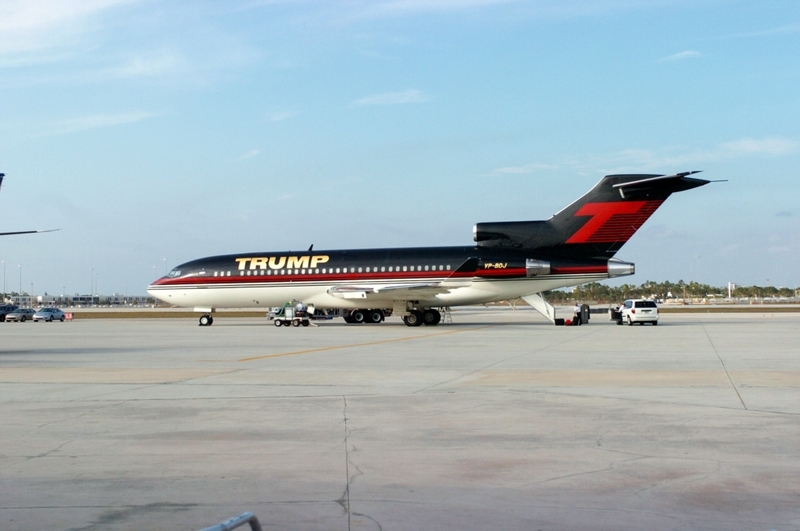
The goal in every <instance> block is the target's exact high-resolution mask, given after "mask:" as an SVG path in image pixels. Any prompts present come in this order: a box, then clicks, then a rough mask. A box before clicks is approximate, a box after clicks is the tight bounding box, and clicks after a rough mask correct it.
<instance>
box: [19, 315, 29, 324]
mask: <svg viewBox="0 0 800 531" xmlns="http://www.w3.org/2000/svg"><path fill="white" fill-rule="evenodd" d="M27 319H28V318H27V317H25V316H24V315H23V316H22V319H20V321H22V322H23V323H24V322H25V321H26V320H27Z"/></svg>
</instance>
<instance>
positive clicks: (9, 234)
mask: <svg viewBox="0 0 800 531" xmlns="http://www.w3.org/2000/svg"><path fill="white" fill-rule="evenodd" d="M5 176H6V174H5V173H0V186H2V185H3V177H5ZM57 230H58V229H49V230H20V231H16V232H0V236H13V235H14V234H35V233H37V232H53V231H57Z"/></svg>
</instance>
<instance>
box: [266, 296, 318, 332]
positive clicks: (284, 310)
mask: <svg viewBox="0 0 800 531" xmlns="http://www.w3.org/2000/svg"><path fill="white" fill-rule="evenodd" d="M270 318H271V319H272V321H273V323H274V324H275V326H278V327H280V326H295V327H297V326H308V325H309V324H311V321H310V319H309V312H308V307H307V306H306V305H305V304H303V303H302V302H299V303H296V304H292V303H291V302H287V303H286V304H284V305H283V306H282V307H281V308H280V310H278V311H277V312H276V313H275V314H274V315H273V314H272V313H270Z"/></svg>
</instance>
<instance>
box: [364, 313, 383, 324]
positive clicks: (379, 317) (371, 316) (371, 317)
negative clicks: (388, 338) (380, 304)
mask: <svg viewBox="0 0 800 531" xmlns="http://www.w3.org/2000/svg"><path fill="white" fill-rule="evenodd" d="M381 321H383V312H382V311H380V310H370V311H369V312H367V322H368V323H370V324H378V323H380V322H381Z"/></svg>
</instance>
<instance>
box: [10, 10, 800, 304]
mask: <svg viewBox="0 0 800 531" xmlns="http://www.w3.org/2000/svg"><path fill="white" fill-rule="evenodd" d="M799 168H800V4H798V3H797V2H796V1H771V2H763V1H760V2H756V1H725V0H717V1H696V0H695V1H682V0H664V1H638V0H616V1H609V2H595V1H578V0H558V1H555V0H553V1H550V0H544V1H539V2H533V1H531V2H525V1H513V0H507V1H504V0H464V1H456V0H426V1H422V0H386V1H383V0H375V1H361V0H350V1H343V2H323V1H315V0H306V1H303V0H298V1H281V0H266V1H253V0H241V1H236V0H232V1H228V2H202V1H198V2H166V1H159V0H62V1H46V0H28V1H19V0H5V1H4V2H2V4H0V172H4V173H6V179H5V182H4V184H3V189H2V192H1V193H0V209H2V210H1V212H2V225H0V230H2V231H11V230H23V229H29V228H39V229H46V228H60V229H61V231H59V232H55V233H49V234H41V235H33V236H13V237H6V238H3V239H2V246H1V247H0V260H3V261H4V262H5V269H6V273H5V276H6V287H7V289H8V290H9V291H11V290H15V291H16V290H18V289H19V287H20V275H19V274H20V271H21V273H22V288H23V290H24V291H30V289H31V283H33V291H34V293H36V294H42V293H44V292H48V293H50V294H59V293H61V292H63V291H66V293H69V294H74V293H78V292H80V293H88V292H89V291H90V290H91V288H92V282H93V280H94V279H96V284H97V289H98V291H99V292H101V293H122V294H125V293H127V294H129V295H133V294H144V293H145V288H146V286H147V284H148V283H149V282H150V281H152V280H153V279H155V278H156V277H157V276H160V275H161V274H163V273H164V269H165V266H166V267H167V268H170V269H171V268H172V267H174V266H176V265H178V264H180V263H182V262H185V261H188V260H192V259H195V258H199V257H202V256H209V255H215V254H224V253H237V252H249V251H270V250H273V251H277V250H287V249H294V250H299V249H306V248H308V246H309V245H310V244H312V243H313V244H314V245H315V248H316V249H337V248H360V247H394V246H398V247H405V246H425V245H469V244H470V243H471V242H472V239H471V238H472V226H473V224H474V223H476V222H481V221H506V220H522V219H546V218H547V217H549V216H550V215H552V214H553V213H555V212H556V211H558V210H560V209H561V208H562V207H563V206H565V205H567V204H569V203H570V202H572V201H573V200H574V199H575V198H577V197H578V196H580V195H581V194H583V193H584V192H586V191H587V190H588V189H589V188H591V187H592V186H593V185H594V184H595V183H596V182H597V181H598V180H599V179H600V178H601V177H602V176H603V175H606V174H610V173H619V172H643V173H674V172H679V171H687V170H704V173H703V174H702V176H703V177H705V178H707V179H727V180H728V182H726V183H716V184H712V185H708V186H706V187H703V188H700V189H698V190H694V191H691V192H686V193H682V194H679V195H675V196H673V197H672V198H671V199H670V200H669V201H668V202H667V203H665V205H664V206H663V207H662V208H661V209H660V210H659V211H658V212H657V213H656V214H655V215H654V216H653V217H652V218H651V219H650V221H648V223H647V224H645V226H644V227H643V228H642V229H641V230H640V231H639V232H638V233H637V234H636V235H635V236H634V238H633V239H632V240H631V241H630V242H629V243H628V244H627V245H626V246H625V247H623V249H622V251H621V252H620V253H619V254H618V257H620V258H622V259H625V260H629V261H632V262H635V263H636V264H637V271H638V272H637V275H636V276H634V277H631V278H629V279H626V281H632V282H635V283H641V282H644V281H645V280H659V281H660V280H671V281H677V280H679V279H683V280H685V281H689V280H698V281H700V282H705V283H710V284H716V285H724V284H726V283H727V282H729V281H733V282H737V283H740V284H747V285H752V284H757V285H764V284H771V285H776V286H790V287H794V286H797V285H800V268H798V263H800V221H799V220H800V217H799V216H800V208H798V199H799V198H800V178H799V177H800V169H799ZM20 266H21V267H20Z"/></svg>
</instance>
